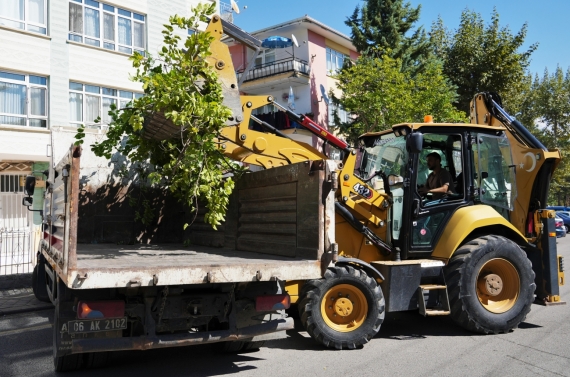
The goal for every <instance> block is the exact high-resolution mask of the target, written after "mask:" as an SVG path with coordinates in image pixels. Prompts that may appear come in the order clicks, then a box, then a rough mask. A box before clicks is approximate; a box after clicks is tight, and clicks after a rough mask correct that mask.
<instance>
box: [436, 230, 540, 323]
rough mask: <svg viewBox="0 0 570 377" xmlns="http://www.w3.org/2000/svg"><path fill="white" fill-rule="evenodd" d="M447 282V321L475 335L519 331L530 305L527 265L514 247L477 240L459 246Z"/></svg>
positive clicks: (530, 281) (495, 240)
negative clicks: (452, 321) (448, 306)
mask: <svg viewBox="0 0 570 377" xmlns="http://www.w3.org/2000/svg"><path fill="white" fill-rule="evenodd" d="M497 277H498V278H497ZM445 279H446V284H447V289H448V293H449V303H450V307H451V317H452V318H453V320H454V321H455V322H456V323H457V324H458V325H460V326H461V327H463V328H465V329H467V330H469V331H473V332H477V333H483V334H489V333H493V334H498V333H506V332H509V331H511V330H513V329H515V328H517V327H518V325H519V324H520V323H521V322H522V321H524V319H525V318H526V315H527V314H528V312H529V311H530V307H531V304H532V302H533V301H534V290H535V288H536V285H535V283H534V271H533V270H532V265H531V262H530V260H529V259H528V258H527V256H526V254H525V253H524V251H522V249H521V248H520V247H519V246H518V245H517V244H516V243H514V242H513V241H511V240H508V239H506V238H504V237H500V236H485V237H480V238H476V239H474V240H472V241H469V242H468V243H466V244H465V245H463V246H461V247H460V248H459V249H458V250H457V251H456V252H455V254H454V256H453V257H452V258H451V260H450V261H449V264H448V265H447V267H446V269H445ZM487 286H488V287H489V288H487Z"/></svg>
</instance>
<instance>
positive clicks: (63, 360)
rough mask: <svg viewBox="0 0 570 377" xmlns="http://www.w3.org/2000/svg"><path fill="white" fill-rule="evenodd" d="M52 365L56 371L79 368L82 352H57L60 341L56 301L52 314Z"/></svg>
mask: <svg viewBox="0 0 570 377" xmlns="http://www.w3.org/2000/svg"><path fill="white" fill-rule="evenodd" d="M52 327H53V366H54V369H55V371H56V372H70V371H73V370H77V369H79V368H81V366H82V364H83V355H82V354H71V355H62V356H60V355H59V353H58V349H59V346H60V343H61V337H60V334H59V330H60V323H59V304H58V303H57V302H56V305H55V313H54V316H53V326H52Z"/></svg>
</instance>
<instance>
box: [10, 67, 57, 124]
mask: <svg viewBox="0 0 570 377" xmlns="http://www.w3.org/2000/svg"><path fill="white" fill-rule="evenodd" d="M47 116H48V110H47V78H46V77H42V76H34V75H26V74H20V73H11V72H5V71H0V125H10V126H24V127H26V126H27V127H42V128H46V127H47Z"/></svg>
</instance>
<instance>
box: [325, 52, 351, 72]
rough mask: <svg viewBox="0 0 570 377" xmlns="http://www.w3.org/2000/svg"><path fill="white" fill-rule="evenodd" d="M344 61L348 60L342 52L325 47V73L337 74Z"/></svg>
mask: <svg viewBox="0 0 570 377" xmlns="http://www.w3.org/2000/svg"><path fill="white" fill-rule="evenodd" d="M344 59H348V56H347V55H345V54H343V53H342V52H338V51H336V50H333V49H332V48H330V47H327V73H328V74H335V73H337V72H338V71H339V70H340V69H341V68H342V65H343V64H344Z"/></svg>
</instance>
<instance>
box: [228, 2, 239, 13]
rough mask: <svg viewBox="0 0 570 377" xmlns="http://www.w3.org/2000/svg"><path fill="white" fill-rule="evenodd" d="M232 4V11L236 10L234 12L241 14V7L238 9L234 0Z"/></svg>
mask: <svg viewBox="0 0 570 377" xmlns="http://www.w3.org/2000/svg"><path fill="white" fill-rule="evenodd" d="M230 3H231V5H232V9H233V10H234V12H236V13H237V14H239V7H238V5H237V3H236V2H235V1H234V0H230Z"/></svg>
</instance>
